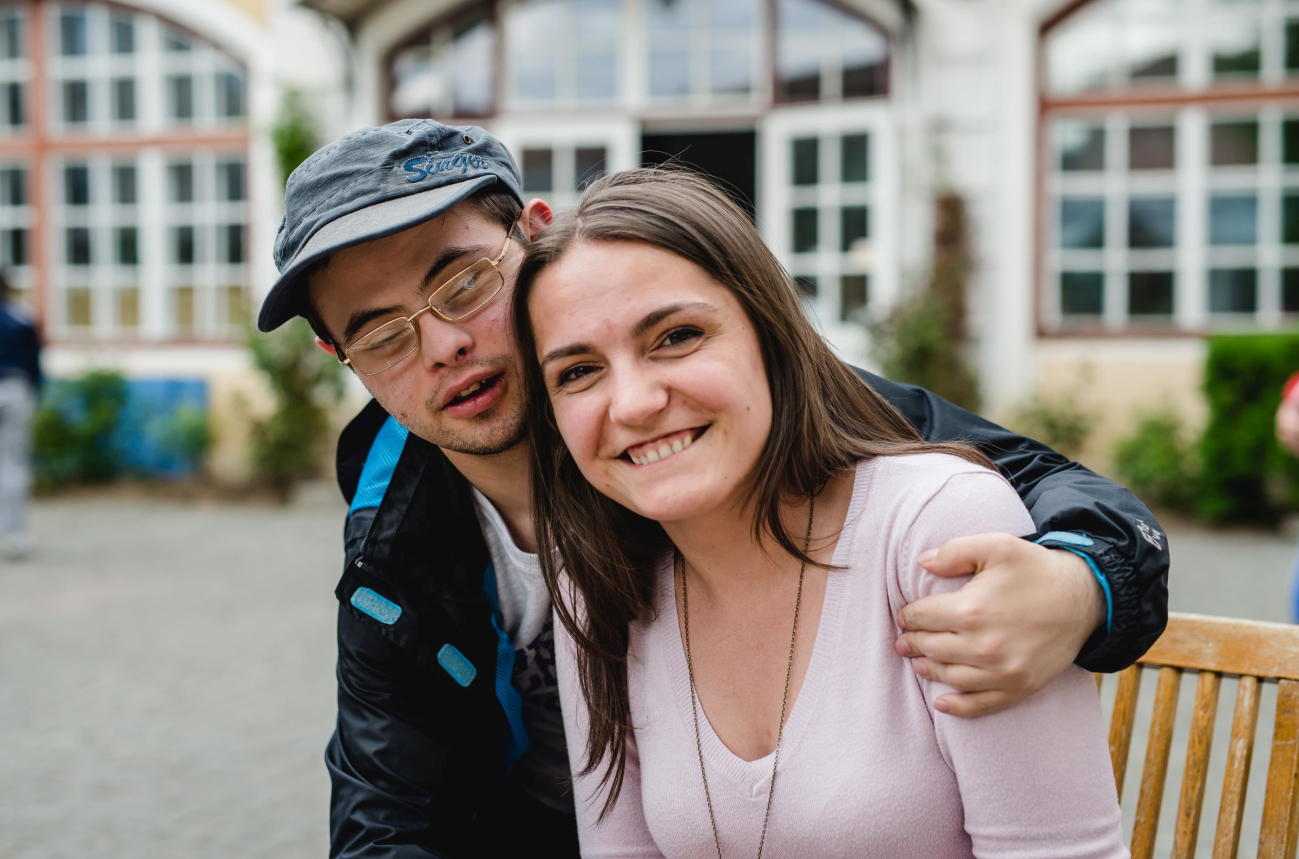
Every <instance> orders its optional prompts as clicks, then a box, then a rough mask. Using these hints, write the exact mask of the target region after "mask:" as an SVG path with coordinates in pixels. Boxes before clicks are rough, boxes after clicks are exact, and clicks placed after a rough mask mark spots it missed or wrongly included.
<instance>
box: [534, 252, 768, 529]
mask: <svg viewBox="0 0 1299 859" xmlns="http://www.w3.org/2000/svg"><path fill="white" fill-rule="evenodd" d="M528 310H529V314H530V317H531V321H532V328H533V331H534V332H536V343H537V359H538V360H539V361H540V362H541V370H542V375H543V377H544V379H545V383H546V389H547V391H548V392H549V394H550V401H551V404H552V407H553V408H554V412H555V418H556V420H557V422H558V424H559V431H560V433H561V434H562V435H563V437H564V442H565V444H567V445H568V449H569V451H570V452H571V454H572V456H573V459H574V460H575V461H576V463H577V466H578V468H580V469H581V471H582V474H583V475H584V476H585V477H586V479H587V480H588V481H590V483H591V484H592V485H593V486H595V487H596V488H597V489H599V490H600V491H601V492H603V493H604V494H605V495H608V496H609V497H610V498H613V499H614V500H615V501H617V502H618V503H620V504H622V505H623V506H625V507H627V508H629V509H631V510H633V511H635V512H636V513H639V514H641V515H642V516H646V517H648V518H650V519H654V520H657V521H660V522H671V521H677V520H681V519H688V518H692V517H696V516H700V515H705V514H708V513H711V512H714V511H717V510H718V509H720V508H721V507H722V506H723V505H735V504H737V502H738V503H739V504H740V505H742V504H743V502H745V501H746V500H747V499H745V498H744V497H743V493H744V492H745V487H746V484H747V480H746V479H747V478H748V477H749V475H750V473H751V472H752V470H753V468H754V466H755V464H756V463H757V461H758V456H759V454H760V453H761V452H762V448H763V445H764V444H765V443H766V441H767V434H768V433H769V432H770V430H771V391H770V389H769V388H768V385H767V375H766V372H765V369H764V365H763V360H762V354H761V351H760V349H759V347H758V338H757V335H756V334H755V332H754V329H753V325H752V323H751V322H750V321H749V319H748V317H747V316H745V314H744V312H743V310H741V308H740V304H739V302H738V301H737V300H736V299H735V297H734V295H733V294H732V293H731V291H730V290H728V289H726V288H725V287H724V286H722V285H721V284H719V283H717V282H716V281H714V280H712V279H711V278H710V277H709V276H708V275H707V274H706V273H705V272H704V271H703V269H701V268H699V267H698V266H696V265H695V264H694V263H691V262H687V261H686V260H684V259H682V258H681V257H678V256H676V255H675V254H671V253H668V252H666V251H663V250H659V249H658V248H655V247H651V246H649V245H642V244H637V243H633V242H580V243H578V244H575V245H573V246H571V247H570V248H569V249H568V251H566V252H565V253H564V255H563V256H562V257H560V259H559V261H558V262H556V263H555V264H553V265H551V266H550V267H549V268H547V269H545V270H544V271H543V272H542V273H541V275H540V276H539V277H538V278H537V280H536V282H535V284H534V285H533V289H532V294H531V295H530V296H529V301H528ZM737 509H738V508H737Z"/></svg>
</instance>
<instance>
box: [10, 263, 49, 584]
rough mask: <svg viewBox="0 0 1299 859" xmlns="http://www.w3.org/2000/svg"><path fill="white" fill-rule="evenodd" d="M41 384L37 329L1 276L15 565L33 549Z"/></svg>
mask: <svg viewBox="0 0 1299 859" xmlns="http://www.w3.org/2000/svg"><path fill="white" fill-rule="evenodd" d="M41 381H42V380H41V343H40V337H39V336H38V335H37V333H36V326H35V325H33V324H32V321H31V319H29V318H28V316H27V315H26V314H25V313H24V312H23V311H22V310H20V309H19V308H18V306H17V305H16V304H15V303H14V292H13V288H12V287H11V286H10V285H9V281H8V280H7V279H6V278H5V277H4V275H3V274H0V550H3V552H4V554H5V556H6V557H8V558H9V559H11V560H18V559H20V558H23V557H25V556H26V555H27V553H28V551H29V550H30V548H31V545H30V540H29V538H28V536H27V497H28V495H29V494H30V492H31V484H32V481H31V468H30V464H29V462H28V456H29V448H30V444H29V439H30V437H31V422H32V414H33V413H34V412H35V411H36V395H37V393H38V392H39V391H40V388H41Z"/></svg>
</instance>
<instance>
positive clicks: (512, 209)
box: [301, 184, 523, 352]
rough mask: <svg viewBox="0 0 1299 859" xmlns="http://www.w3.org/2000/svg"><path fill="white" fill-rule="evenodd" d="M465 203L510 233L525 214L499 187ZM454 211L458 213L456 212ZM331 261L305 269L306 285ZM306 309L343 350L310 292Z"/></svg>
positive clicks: (318, 330) (315, 327) (320, 333)
mask: <svg viewBox="0 0 1299 859" xmlns="http://www.w3.org/2000/svg"><path fill="white" fill-rule="evenodd" d="M465 203H467V204H469V205H470V206H472V207H473V208H474V209H476V210H477V211H478V214H480V215H482V216H483V217H484V218H486V219H487V220H489V221H491V222H492V223H495V224H499V225H500V226H501V227H503V228H505V229H507V230H508V229H509V228H510V227H511V226H513V225H514V223H515V222H516V221H518V220H519V217H520V216H521V215H522V214H523V204H522V203H520V202H519V201H518V198H516V197H515V196H514V194H513V193H511V192H510V191H509V190H508V189H506V188H505V187H503V186H501V185H497V184H492V185H488V186H487V187H486V188H484V189H483V190H481V191H479V192H477V193H476V194H473V195H472V196H470V197H468V198H467V199H466V200H465V201H464V203H462V204H461V205H464V204H465ZM452 211H454V209H453V210H452ZM515 232H516V234H517V232H518V231H517V230H516V231H515ZM329 260H330V256H323V257H321V258H320V259H318V260H316V261H315V262H313V263H312V264H311V265H309V266H307V267H306V268H305V269H303V271H302V274H301V277H302V282H303V283H304V284H309V283H310V282H311V276H312V275H314V274H316V273H318V272H320V271H322V270H324V269H326V268H328V267H329ZM306 307H307V309H306V313H304V314H303V315H304V316H306V318H307V324H308V325H310V326H311V330H312V331H314V332H315V334H316V336H317V337H319V338H320V339H321V340H324V341H325V342H326V343H328V344H329V345H330V346H333V347H334V351H335V352H337V351H338V350H339V349H341V348H342V344H340V343H339V342H338V341H337V340H335V339H334V337H333V336H332V335H331V334H330V333H329V329H328V328H326V327H325V323H324V320H322V319H321V318H320V314H319V313H317V312H316V307H315V305H314V304H312V303H311V292H310V290H308V292H307V300H306Z"/></svg>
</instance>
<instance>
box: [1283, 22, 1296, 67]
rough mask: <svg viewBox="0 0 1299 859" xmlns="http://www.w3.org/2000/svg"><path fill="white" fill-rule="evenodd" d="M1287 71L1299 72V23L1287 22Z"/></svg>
mask: <svg viewBox="0 0 1299 859" xmlns="http://www.w3.org/2000/svg"><path fill="white" fill-rule="evenodd" d="M1285 70H1286V71H1287V72H1297V71H1299V21H1286V22H1285Z"/></svg>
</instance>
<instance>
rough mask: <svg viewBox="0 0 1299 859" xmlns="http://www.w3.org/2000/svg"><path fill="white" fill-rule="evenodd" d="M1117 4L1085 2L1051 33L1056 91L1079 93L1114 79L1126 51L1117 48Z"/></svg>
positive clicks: (1050, 53) (1050, 58)
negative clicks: (1114, 13)
mask: <svg viewBox="0 0 1299 859" xmlns="http://www.w3.org/2000/svg"><path fill="white" fill-rule="evenodd" d="M1113 8H1114V7H1113V6H1112V5H1110V4H1107V3H1091V4H1088V5H1085V6H1083V7H1081V8H1080V9H1078V11H1077V12H1075V13H1074V14H1072V15H1070V16H1069V18H1068V19H1067V20H1066V21H1064V22H1062V23H1061V25H1060V26H1059V27H1056V28H1055V29H1054V30H1052V32H1051V33H1050V34H1049V35H1048V36H1047V39H1046V61H1047V63H1046V65H1047V78H1048V80H1049V81H1050V88H1051V89H1052V90H1053V91H1055V92H1057V93H1077V92H1083V91H1085V90H1091V89H1098V88H1102V87H1105V86H1108V85H1110V84H1112V83H1114V80H1115V78H1116V77H1118V75H1119V70H1118V69H1117V68H1116V65H1117V64H1118V63H1119V62H1121V61H1122V54H1121V52H1119V51H1116V50H1114V48H1115V42H1116V41H1117V39H1116V36H1117V33H1116V28H1115V21H1114V19H1113V14H1112V13H1113Z"/></svg>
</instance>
